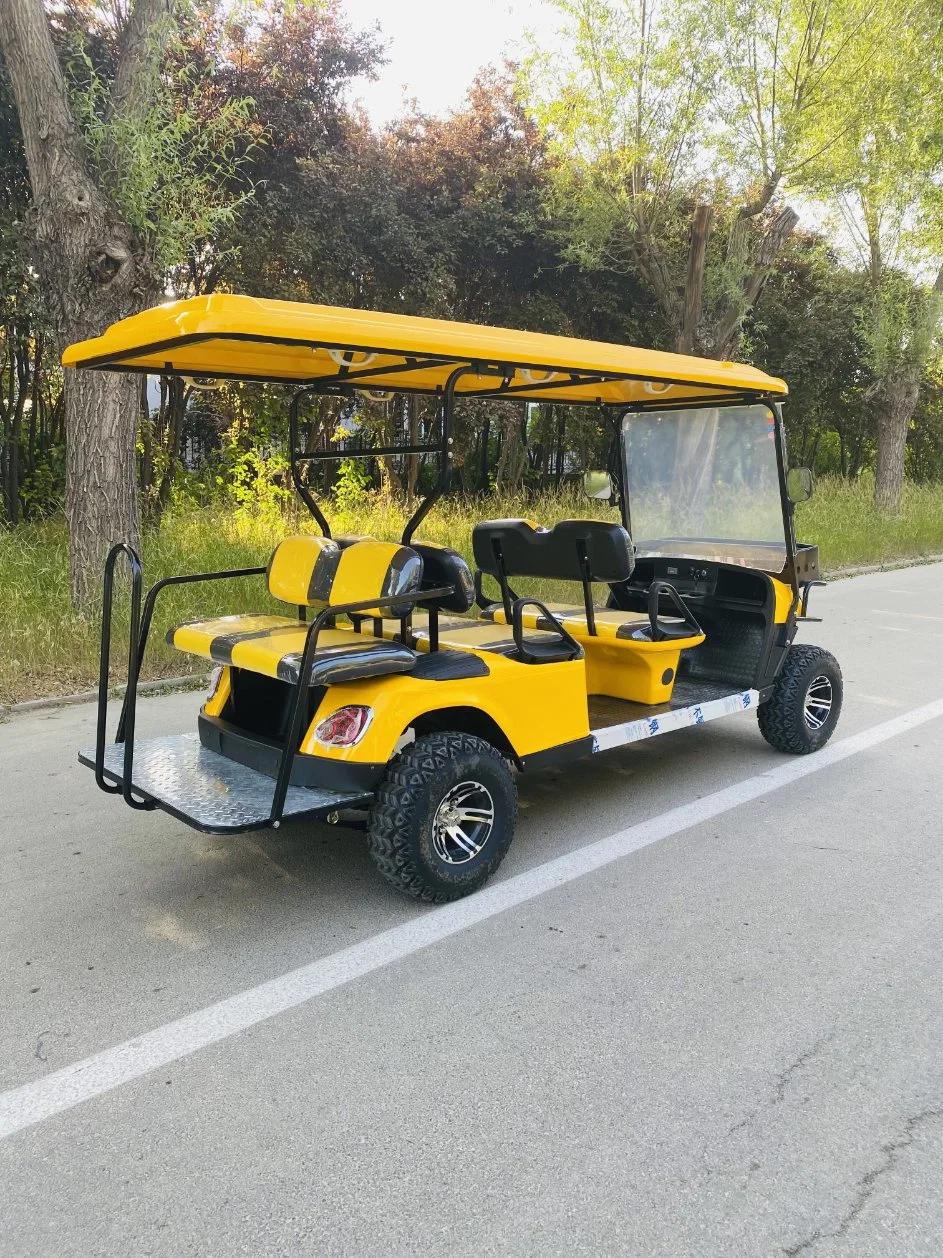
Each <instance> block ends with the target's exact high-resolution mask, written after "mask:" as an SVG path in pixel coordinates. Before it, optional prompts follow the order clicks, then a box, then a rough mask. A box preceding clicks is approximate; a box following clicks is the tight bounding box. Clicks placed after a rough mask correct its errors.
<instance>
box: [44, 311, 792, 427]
mask: <svg viewBox="0 0 943 1258" xmlns="http://www.w3.org/2000/svg"><path fill="white" fill-rule="evenodd" d="M371 354H372V355H373V357H372V358H370V357H369V355H371ZM345 356H346V357H345ZM407 358H413V359H416V360H417V362H416V366H415V368H413V369H411V370H408V371H400V372H395V373H391V374H389V375H384V374H383V373H382V372H380V373H378V374H376V375H371V376H370V377H369V379H367V380H365V382H364V387H365V388H370V389H398V390H406V391H408V390H416V389H419V390H427V391H433V390H436V389H440V388H442V387H443V386H444V385H445V382H446V380H447V379H448V377H449V375H450V374H451V372H452V370H453V369H454V367H455V366H456V365H457V364H462V363H468V362H483V363H491V364H500V365H502V366H504V365H508V366H512V367H513V366H515V364H520V366H519V368H518V369H516V370H515V371H514V372H513V374H512V376H511V377H510V379H511V384H512V385H513V386H515V387H519V388H520V389H521V392H519V393H518V395H517V396H519V397H525V398H531V399H535V398H541V397H545V398H547V399H548V400H549V401H556V402H590V403H592V402H595V401H596V399H597V398H598V399H599V400H600V401H602V402H607V403H620V402H647V403H651V402H653V401H656V400H658V401H662V402H664V403H666V404H668V403H671V402H674V401H679V400H681V399H684V398H689V397H695V396H696V397H704V396H709V397H712V398H716V399H722V398H731V397H737V396H739V395H742V393H743V392H744V391H750V392H752V393H763V394H775V395H784V394H785V393H786V392H787V389H786V385H785V383H784V382H783V381H782V380H779V379H777V378H775V377H774V376H768V375H766V374H765V373H764V372H762V371H758V370H757V369H756V368H754V367H749V366H746V365H744V364H742V363H732V362H715V361H713V360H710V359H706V358H694V357H691V356H689V355H685V354H668V353H663V352H661V351H659V350H649V349H636V348H633V347H630V346H623V345H612V344H609V343H608V342H603V341H581V340H577V339H575V338H573V337H566V336H549V335H546V334H544V333H540V332H522V331H518V330H516V329H513V328H492V327H485V326H482V325H479V324H473V323H453V322H449V321H446V320H444V319H420V318H416V317H414V316H412V315H400V314H384V313H382V312H379V311H371V310H348V309H343V308H340V307H334V306H317V305H308V304H304V303H302V302H290V301H270V300H265V299H262V298H258V297H242V296H236V295H234V294H230V293H214V294H212V295H210V296H207V297H192V298H190V299H189V300H187V301H177V302H170V303H168V304H166V305H163V306H156V307H154V308H153V309H151V310H145V311H143V312H142V313H141V314H136V315H132V316H131V317H130V318H129V319H122V320H121V321H120V322H118V323H115V324H112V325H111V327H109V328H108V329H107V330H106V331H105V332H104V333H103V334H102V335H101V336H99V337H96V338H95V339H94V340H90V341H82V342H80V343H78V344H76V345H71V346H70V347H69V348H68V349H67V350H66V351H65V353H64V354H63V356H62V362H63V364H64V366H66V367H92V366H97V367H104V368H107V369H110V370H117V371H121V370H146V371H152V372H162V371H168V370H170V371H174V372H177V373H183V374H189V375H195V376H223V377H232V378H236V379H265V380H284V381H287V382H296V383H299V384H300V383H313V382H315V381H317V380H318V379H327V378H330V377H333V376H336V375H337V373H338V371H339V369H340V366H341V365H342V364H343V363H344V362H347V363H348V364H349V366H350V369H351V371H352V372H355V371H356V370H357V368H358V367H360V368H363V369H367V370H370V371H373V370H374V369H376V368H379V367H383V366H390V367H402V365H403V363H404V361H405V360H406V359H407ZM430 358H434V359H437V360H439V362H438V364H437V365H434V366H429V365H424V364H423V361H422V360H423V359H430ZM534 368H537V369H539V370H534ZM571 371H576V372H582V373H586V374H593V373H597V374H598V375H599V376H602V377H606V376H609V377H610V378H609V379H602V380H601V381H600V382H598V383H596V382H594V383H589V384H578V383H573V384H571V385H567V386H565V387H560V379H559V375H558V373H567V372H571ZM611 377H622V378H621V379H612V378H611ZM627 377H633V378H631V379H629V378H627ZM496 383H500V382H499V381H496V379H495V377H494V376H493V375H492V376H476V375H469V376H465V377H464V378H463V379H461V380H460V381H459V382H458V386H457V392H458V393H467V394H474V393H476V392H486V391H492V390H493V389H494V388H495V384H496ZM542 385H549V386H550V387H547V388H542V387H541V386H542ZM554 385H556V387H553V386H554ZM653 385H656V386H657V387H656V388H653V387H652V386H653Z"/></svg>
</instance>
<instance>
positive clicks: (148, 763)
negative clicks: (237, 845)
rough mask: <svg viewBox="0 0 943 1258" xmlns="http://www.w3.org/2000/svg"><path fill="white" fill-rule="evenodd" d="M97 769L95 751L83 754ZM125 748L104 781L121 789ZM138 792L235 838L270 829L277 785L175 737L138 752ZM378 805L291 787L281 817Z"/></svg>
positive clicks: (191, 738)
mask: <svg viewBox="0 0 943 1258" xmlns="http://www.w3.org/2000/svg"><path fill="white" fill-rule="evenodd" d="M79 760H80V762H81V763H82V764H84V765H87V766H88V767H89V768H90V769H94V767H95V749H94V748H90V749H88V750H86V751H81V752H79ZM123 770H124V744H123V743H108V744H107V745H106V747H105V766H104V775H105V777H106V778H108V779H109V780H110V781H112V782H117V783H119V784H120V782H121V779H122V774H123ZM132 777H133V789H134V790H135V792H136V793H138V794H139V795H144V796H146V797H147V798H148V799H150V800H152V801H153V802H154V803H155V804H156V805H157V807H158V808H161V809H163V810H164V812H169V813H170V814H171V815H172V816H174V817H178V818H179V819H180V820H181V821H185V822H187V824H188V825H191V826H195V827H196V828H197V829H198V830H204V831H206V832H208V833H211V834H234V833H237V832H238V831H240V830H258V829H261V828H262V827H263V826H266V825H268V821H269V815H270V813H271V811H272V797H273V795H274V794H275V781H274V779H273V778H270V777H267V776H266V775H265V774H264V773H258V772H257V771H256V770H255V769H250V768H247V767H246V766H245V765H242V764H238V763H237V762H236V761H235V760H229V759H227V757H225V756H221V755H219V754H218V753H217V752H215V751H210V750H209V749H208V748H206V747H203V746H202V745H201V743H200V739H199V736H198V735H197V734H171V735H165V736H164V737H162V738H150V739H145V740H144V741H142V742H136V743H135V746H134V767H133V772H132ZM372 799H373V796H372V795H370V794H365V793H364V792H362V791H361V792H359V793H351V792H350V791H326V790H318V789H314V788H310V787H305V786H289V788H288V794H287V795H286V797H285V807H284V809H283V810H282V816H283V817H285V818H287V817H301V816H307V817H326V816H327V815H328V814H329V813H332V812H336V811H337V810H338V809H341V808H364V807H366V806H367V805H368V804H369V803H370V802H371V801H372Z"/></svg>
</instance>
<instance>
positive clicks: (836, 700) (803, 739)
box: [757, 645, 842, 756]
mask: <svg viewBox="0 0 943 1258" xmlns="http://www.w3.org/2000/svg"><path fill="white" fill-rule="evenodd" d="M841 704H842V675H841V669H840V668H839V667H838V661H837V660H836V659H835V657H834V655H832V654H831V652H829V651H825V650H823V649H822V647H820V646H805V645H799V646H791V647H790V648H789V651H788V653H787V655H786V659H785V662H784V664H783V667H782V671H781V672H780V674H779V676H778V677H777V678H776V684H775V686H774V688H773V693H772V695H771V696H770V698H769V699H767V701H766V702H765V703H764V704H763V705H762V706H761V707H760V708H759V710H758V712H757V719H758V720H759V723H760V733H761V734H762V735H763V737H764V738H765V739H766V741H767V742H768V743H769V744H770V746H771V747H775V748H776V750H777V751H786V752H789V753H790V754H791V755H794V756H804V755H808V753H809V752H811V751H818V750H819V748H820V747H824V746H825V744H826V743H827V742H828V740H829V739H830V738H831V736H832V733H833V732H834V729H835V726H836V725H837V724H838V716H839V713H840V712H841Z"/></svg>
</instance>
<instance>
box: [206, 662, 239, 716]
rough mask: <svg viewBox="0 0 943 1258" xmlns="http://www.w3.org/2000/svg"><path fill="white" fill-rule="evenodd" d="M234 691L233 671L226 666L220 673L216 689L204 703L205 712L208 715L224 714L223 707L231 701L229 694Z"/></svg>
mask: <svg viewBox="0 0 943 1258" xmlns="http://www.w3.org/2000/svg"><path fill="white" fill-rule="evenodd" d="M231 693H232V672H231V671H230V669H228V668H224V669H223V670H222V672H221V673H220V675H219V681H218V682H217V683H216V689H215V690H214V691H213V693H212V694H211V695H210V697H209V698H208V699H207V701H206V702H205V703H204V704H203V712H204V714H205V715H206V716H222V713H223V708H225V706H226V704H227V703H228V702H229V696H230V694H231Z"/></svg>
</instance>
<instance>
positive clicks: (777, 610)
mask: <svg viewBox="0 0 943 1258" xmlns="http://www.w3.org/2000/svg"><path fill="white" fill-rule="evenodd" d="M770 580H771V581H772V583H773V596H774V598H775V600H776V603H775V606H774V608H773V622H774V624H777V625H782V624H784V623H785V621H786V619H787V617H788V615H789V609H790V607H792V587H791V586H788V585H786V583H785V581H778V580H777V579H776V578H775V577H770Z"/></svg>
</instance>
